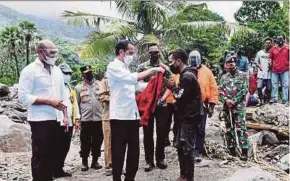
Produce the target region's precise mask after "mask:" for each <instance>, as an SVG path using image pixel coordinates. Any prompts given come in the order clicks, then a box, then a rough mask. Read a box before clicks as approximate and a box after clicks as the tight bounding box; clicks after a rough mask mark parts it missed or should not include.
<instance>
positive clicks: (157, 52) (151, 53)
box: [149, 51, 159, 55]
mask: <svg viewBox="0 0 290 181" xmlns="http://www.w3.org/2000/svg"><path fill="white" fill-rule="evenodd" d="M157 54H159V51H154V52H149V55H157Z"/></svg>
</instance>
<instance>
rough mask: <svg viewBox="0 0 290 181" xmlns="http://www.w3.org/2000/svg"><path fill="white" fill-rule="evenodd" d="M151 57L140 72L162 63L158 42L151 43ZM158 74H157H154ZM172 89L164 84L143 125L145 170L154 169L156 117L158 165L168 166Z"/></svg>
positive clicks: (147, 80)
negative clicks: (167, 154) (145, 124)
mask: <svg viewBox="0 0 290 181" xmlns="http://www.w3.org/2000/svg"><path fill="white" fill-rule="evenodd" d="M149 58H150V60H148V61H147V62H144V63H143V64H141V65H139V66H138V72H143V71H145V70H148V69H150V68H153V67H159V66H160V64H161V61H160V51H159V48H158V46H157V44H150V45H149ZM154 75H156V74H154ZM154 75H151V76H149V77H148V78H146V79H144V82H149V81H150V78H152V76H154ZM165 76H166V78H171V74H170V73H169V72H167V73H166V74H165ZM169 93H170V90H168V89H166V88H165V86H163V88H162V91H161V97H160V98H159V99H158V101H157V107H156V110H155V112H154V113H153V114H152V115H151V116H150V120H149V123H148V125H147V126H144V127H143V133H144V150H145V160H146V166H145V172H149V171H151V170H153V169H154V167H155V165H154V161H153V159H154V137H153V134H154V118H155V119H156V134H157V141H156V154H155V155H156V156H155V159H156V165H157V167H159V168H160V169H165V168H167V164H166V163H165V162H164V158H165V154H164V147H165V139H166V137H167V132H168V131H167V120H168V117H169V110H168V106H167V104H166V99H167V97H168V96H169Z"/></svg>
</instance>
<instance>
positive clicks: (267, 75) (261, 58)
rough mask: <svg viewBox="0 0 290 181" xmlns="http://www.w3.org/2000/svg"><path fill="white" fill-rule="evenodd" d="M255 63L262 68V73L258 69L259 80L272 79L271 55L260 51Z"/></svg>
mask: <svg viewBox="0 0 290 181" xmlns="http://www.w3.org/2000/svg"><path fill="white" fill-rule="evenodd" d="M255 62H256V63H257V64H258V65H260V66H261V68H262V71H261V70H260V69H258V78H259V79H271V71H269V62H271V60H270V58H269V53H267V52H266V51H265V50H260V51H259V52H258V53H257V55H256V58H255Z"/></svg>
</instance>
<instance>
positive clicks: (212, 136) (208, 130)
mask: <svg viewBox="0 0 290 181" xmlns="http://www.w3.org/2000/svg"><path fill="white" fill-rule="evenodd" d="M205 140H211V141H216V142H218V143H219V144H221V145H223V144H224V140H223V137H222V136H221V134H220V128H219V127H217V126H214V125H206V127H205Z"/></svg>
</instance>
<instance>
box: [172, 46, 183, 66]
mask: <svg viewBox="0 0 290 181" xmlns="http://www.w3.org/2000/svg"><path fill="white" fill-rule="evenodd" d="M171 55H172V57H173V58H174V59H175V60H177V59H180V60H181V61H182V62H183V63H184V64H186V65H187V60H188V55H187V53H186V52H185V50H184V49H182V48H177V49H175V50H172V51H170V52H169V54H168V56H171Z"/></svg>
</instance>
